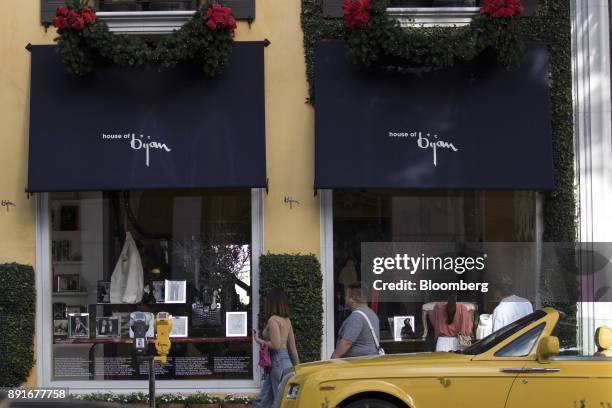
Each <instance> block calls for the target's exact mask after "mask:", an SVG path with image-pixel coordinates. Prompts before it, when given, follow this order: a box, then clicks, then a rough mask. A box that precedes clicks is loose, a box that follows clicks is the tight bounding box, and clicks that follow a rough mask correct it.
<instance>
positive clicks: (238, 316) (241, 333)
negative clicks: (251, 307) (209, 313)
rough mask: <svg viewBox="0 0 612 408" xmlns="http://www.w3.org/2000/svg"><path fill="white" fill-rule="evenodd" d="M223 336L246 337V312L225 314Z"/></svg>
mask: <svg viewBox="0 0 612 408" xmlns="http://www.w3.org/2000/svg"><path fill="white" fill-rule="evenodd" d="M225 336H226V337H246V336H247V312H226V313H225Z"/></svg>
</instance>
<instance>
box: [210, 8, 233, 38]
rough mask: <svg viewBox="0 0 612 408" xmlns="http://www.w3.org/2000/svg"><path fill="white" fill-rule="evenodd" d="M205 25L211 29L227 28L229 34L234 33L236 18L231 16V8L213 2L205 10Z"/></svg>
mask: <svg viewBox="0 0 612 408" xmlns="http://www.w3.org/2000/svg"><path fill="white" fill-rule="evenodd" d="M206 16H207V17H208V19H207V20H206V26H207V27H208V28H210V29H211V30H212V31H217V30H222V29H225V28H227V29H228V30H229V32H230V34H231V35H232V36H233V35H234V30H236V19H235V18H234V16H232V9H230V8H229V7H223V6H221V5H220V4H219V3H213V4H212V6H210V8H209V9H208V10H207V11H206Z"/></svg>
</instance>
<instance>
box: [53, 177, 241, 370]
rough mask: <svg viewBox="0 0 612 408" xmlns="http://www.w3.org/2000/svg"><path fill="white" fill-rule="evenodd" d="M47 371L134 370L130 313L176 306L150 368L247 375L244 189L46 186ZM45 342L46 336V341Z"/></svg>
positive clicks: (138, 366) (140, 363) (138, 361)
mask: <svg viewBox="0 0 612 408" xmlns="http://www.w3.org/2000/svg"><path fill="white" fill-rule="evenodd" d="M50 213H51V231H52V232H51V247H52V248H51V249H52V251H51V253H52V271H50V272H49V273H52V275H53V276H52V282H53V293H52V308H53V319H54V322H53V334H52V336H49V337H45V338H46V339H52V341H53V345H52V366H51V367H52V375H51V376H52V380H54V381H75V380H76V381H80V380H142V379H146V378H148V363H147V362H146V361H144V359H142V358H138V357H136V355H135V353H134V340H133V338H134V332H133V328H132V327H131V324H130V318H131V317H132V319H134V318H135V317H136V316H135V315H134V314H133V313H134V312H144V315H141V316H144V317H145V320H146V323H147V324H149V327H150V328H149V329H148V332H147V335H146V336H147V338H148V341H147V343H148V353H147V354H153V353H154V350H155V347H154V344H153V324H152V321H151V320H152V318H153V316H154V315H155V314H157V313H158V312H161V311H164V312H169V313H170V314H171V315H172V317H173V329H172V332H171V338H172V349H171V352H170V355H169V359H168V364H166V365H164V366H161V365H160V366H159V367H158V371H157V376H158V378H159V379H179V380H180V379H217V380H219V379H252V378H253V376H252V368H253V365H252V364H253V363H252V342H251V339H250V337H249V336H248V333H250V332H251V330H250V328H251V318H252V315H251V313H252V309H251V305H252V302H251V282H252V276H251V192H250V190H248V189H244V190H202V191H200V190H145V191H132V192H129V193H110V192H108V193H107V192H104V193H52V194H50ZM47 341H48V340H47Z"/></svg>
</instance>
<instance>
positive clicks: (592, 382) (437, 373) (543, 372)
mask: <svg viewBox="0 0 612 408" xmlns="http://www.w3.org/2000/svg"><path fill="white" fill-rule="evenodd" d="M561 316H562V314H560V313H559V312H557V311H556V310H554V309H551V308H544V309H542V310H538V311H536V312H534V313H532V314H530V315H528V316H525V317H524V318H522V319H520V320H518V321H516V322H514V323H512V324H511V325H509V326H506V327H504V328H503V329H501V330H499V331H497V332H495V333H493V334H491V335H490V336H488V337H486V338H484V339H483V340H481V341H479V342H477V343H474V344H473V345H472V346H470V347H469V348H467V349H465V350H464V351H463V352H461V353H417V354H403V355H386V356H375V357H361V358H348V359H339V360H330V361H322V362H316V363H309V364H302V365H299V366H297V367H296V368H295V370H291V372H286V373H285V375H284V377H283V382H282V384H281V388H280V390H281V393H280V394H279V395H280V400H278V401H277V402H276V406H280V407H282V408H297V407H299V408H408V407H410V408H444V407H452V408H526V407H538V408H539V407H552V408H562V407H568V408H612V350H609V348H610V347H612V330H611V329H609V328H607V327H602V328H600V329H598V330H597V333H596V344H597V347H598V352H597V353H595V354H594V355H591V356H576V355H571V353H561V354H560V351H559V339H558V337H557V336H555V335H556V334H557V332H558V331H559V330H561V329H562V328H563V327H562V326H563V322H562V321H560V318H561ZM561 320H562V319H561ZM572 326H575V324H573V325H572Z"/></svg>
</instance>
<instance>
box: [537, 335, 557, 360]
mask: <svg viewBox="0 0 612 408" xmlns="http://www.w3.org/2000/svg"><path fill="white" fill-rule="evenodd" d="M558 354H559V338H558V337H556V336H544V337H542V338H541V339H540V344H538V351H537V358H538V361H539V362H540V363H548V362H550V358H551V357H552V356H556V355H558Z"/></svg>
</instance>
